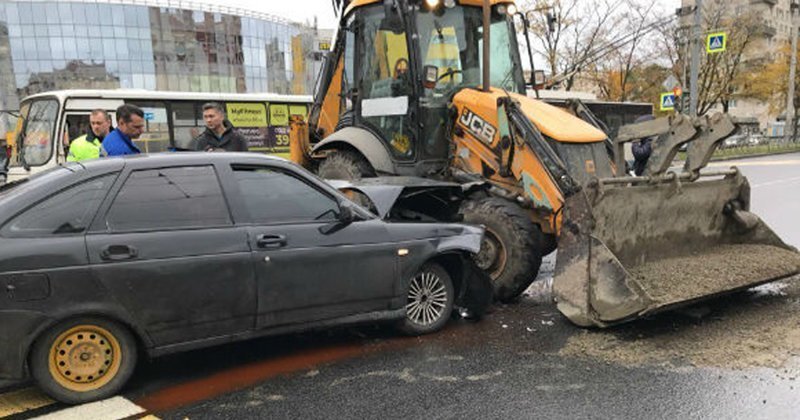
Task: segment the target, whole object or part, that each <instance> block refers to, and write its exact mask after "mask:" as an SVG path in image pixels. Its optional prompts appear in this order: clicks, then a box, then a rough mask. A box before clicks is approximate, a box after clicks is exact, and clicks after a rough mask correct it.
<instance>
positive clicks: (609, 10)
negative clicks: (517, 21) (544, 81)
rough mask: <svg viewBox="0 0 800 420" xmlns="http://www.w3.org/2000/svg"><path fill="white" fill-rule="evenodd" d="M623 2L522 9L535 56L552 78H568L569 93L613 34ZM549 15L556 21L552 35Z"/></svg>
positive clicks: (560, 0) (543, 2)
mask: <svg viewBox="0 0 800 420" xmlns="http://www.w3.org/2000/svg"><path fill="white" fill-rule="evenodd" d="M624 1H625V0H595V1H591V2H587V1H586V0H538V1H537V0H533V1H532V0H528V1H525V2H523V3H522V4H521V5H520V10H521V11H523V13H524V12H530V13H528V17H529V19H530V24H531V27H530V33H531V35H532V36H533V38H534V42H533V44H534V45H533V47H532V48H533V49H534V52H535V53H536V54H539V55H541V56H542V57H544V58H545V61H546V62H547V66H548V69H549V71H550V74H551V75H556V74H563V75H566V77H565V79H564V88H565V89H566V90H570V89H572V87H573V86H574V84H575V81H576V78H577V77H578V75H579V74H580V73H581V71H582V70H583V66H584V64H586V61H587V60H588V59H589V58H590V56H591V54H592V53H593V51H594V50H595V47H597V46H598V45H600V44H601V43H602V42H603V41H604V40H607V39H609V36H610V35H611V34H612V33H613V32H614V30H615V26H616V24H617V23H618V21H619V19H620V16H619V13H618V12H619V9H620V6H621V5H623V4H624ZM545 9H546V10H547V12H546V13H545V12H544V11H543V10H545ZM531 11H534V12H531ZM548 14H550V15H551V16H552V17H553V18H554V20H555V21H554V22H553V23H552V31H551V30H550V29H551V25H550V23H549V22H548Z"/></svg>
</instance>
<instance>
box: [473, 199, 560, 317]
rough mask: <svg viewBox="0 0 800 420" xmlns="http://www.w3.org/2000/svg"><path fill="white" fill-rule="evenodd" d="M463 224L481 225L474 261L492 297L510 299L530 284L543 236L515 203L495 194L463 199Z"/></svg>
mask: <svg viewBox="0 0 800 420" xmlns="http://www.w3.org/2000/svg"><path fill="white" fill-rule="evenodd" d="M461 211H462V214H463V215H464V223H467V224H472V225H482V226H484V227H485V229H486V232H485V234H484V238H483V241H482V242H481V250H480V252H479V253H478V254H477V255H475V256H474V259H475V263H476V264H477V265H478V267H479V268H481V269H482V270H484V271H485V272H486V273H487V274H488V275H489V277H491V279H492V288H493V289H494V297H495V299H496V300H499V301H500V302H503V303H509V302H513V301H514V300H515V299H517V297H519V295H520V294H522V292H524V291H525V289H527V288H528V286H530V284H531V283H533V280H535V279H536V275H537V274H538V273H539V267H540V266H541V264H542V252H543V250H544V247H545V246H546V245H545V242H546V241H545V238H544V235H543V234H542V230H541V229H540V228H539V226H537V225H536V224H535V223H533V222H532V221H531V219H530V218H529V217H528V215H527V214H526V213H525V211H524V210H523V209H522V208H520V207H519V206H518V205H517V204H515V203H512V202H510V201H508V200H504V199H502V198H498V197H489V198H484V199H478V200H467V201H466V202H464V204H463V205H462V208H461Z"/></svg>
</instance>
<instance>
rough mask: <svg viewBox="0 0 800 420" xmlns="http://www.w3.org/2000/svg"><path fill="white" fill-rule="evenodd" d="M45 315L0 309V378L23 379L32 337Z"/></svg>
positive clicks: (43, 320) (44, 320)
mask: <svg viewBox="0 0 800 420" xmlns="http://www.w3.org/2000/svg"><path fill="white" fill-rule="evenodd" d="M46 322H47V317H46V316H45V315H43V314H42V313H40V312H34V311H20V310H0V326H2V327H0V380H16V379H23V378H24V377H25V376H26V372H25V359H26V356H27V354H28V349H29V348H30V346H31V343H32V342H33V338H34V337H35V335H36V333H37V332H38V331H39V329H40V328H41V326H42V325H44V324H45V323H46Z"/></svg>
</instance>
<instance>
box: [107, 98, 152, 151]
mask: <svg viewBox="0 0 800 420" xmlns="http://www.w3.org/2000/svg"><path fill="white" fill-rule="evenodd" d="M143 132H144V112H143V111H142V110H141V109H140V108H139V107H138V106H136V105H130V104H125V105H122V106H120V107H119V108H117V128H115V129H114V131H112V132H110V133H108V135H107V136H106V137H105V139H103V150H105V151H106V155H108V156H123V155H135V154H139V153H141V151H139V148H138V147H136V145H135V144H133V140H136V139H138V138H139V136H141V135H142V133H143Z"/></svg>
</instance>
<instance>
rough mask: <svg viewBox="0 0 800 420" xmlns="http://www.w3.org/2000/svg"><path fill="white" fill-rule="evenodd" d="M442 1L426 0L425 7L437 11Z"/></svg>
mask: <svg viewBox="0 0 800 420" xmlns="http://www.w3.org/2000/svg"><path fill="white" fill-rule="evenodd" d="M440 3H441V0H425V5H426V6H428V9H431V10H433V9H435V8H437V7H439V4H440Z"/></svg>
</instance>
